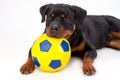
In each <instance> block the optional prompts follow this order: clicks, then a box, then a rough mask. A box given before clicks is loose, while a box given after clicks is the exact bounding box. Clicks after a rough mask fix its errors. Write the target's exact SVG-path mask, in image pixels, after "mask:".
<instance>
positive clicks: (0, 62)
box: [0, 0, 120, 80]
mask: <svg viewBox="0 0 120 80" xmlns="http://www.w3.org/2000/svg"><path fill="white" fill-rule="evenodd" d="M47 3H67V4H72V5H77V6H80V7H82V8H84V9H86V10H87V12H88V14H91V15H93V14H94V15H103V14H104V15H113V16H115V17H117V18H120V0H74V1H72V0H42V1H41V0H0V78H1V79H2V80H114V79H117V80H120V51H118V50H113V49H109V48H103V49H99V50H97V52H98V57H97V58H96V60H95V61H94V66H95V67H96V70H97V72H96V74H95V75H93V76H90V77H88V76H85V75H84V74H83V73H82V62H81V60H80V59H78V58H72V59H71V61H70V63H69V64H68V65H67V67H66V68H65V69H63V70H61V71H60V72H57V73H45V72H42V71H40V70H38V69H35V71H34V72H33V73H32V74H30V75H22V74H21V73H20V71H19V68H20V67H21V65H22V64H23V63H24V62H25V61H26V60H27V56H28V51H29V48H30V47H31V45H32V43H33V42H34V40H35V39H36V37H38V36H39V35H40V34H42V32H43V31H44V28H45V23H43V24H41V16H40V14H39V7H40V6H42V5H44V4H47Z"/></svg>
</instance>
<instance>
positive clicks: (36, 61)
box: [33, 57, 40, 67]
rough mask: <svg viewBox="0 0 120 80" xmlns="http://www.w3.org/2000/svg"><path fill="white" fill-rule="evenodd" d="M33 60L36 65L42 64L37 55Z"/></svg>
mask: <svg viewBox="0 0 120 80" xmlns="http://www.w3.org/2000/svg"><path fill="white" fill-rule="evenodd" d="M33 62H34V63H35V65H36V66H37V67H39V66H40V63H39V61H38V60H37V58H36V57H33Z"/></svg>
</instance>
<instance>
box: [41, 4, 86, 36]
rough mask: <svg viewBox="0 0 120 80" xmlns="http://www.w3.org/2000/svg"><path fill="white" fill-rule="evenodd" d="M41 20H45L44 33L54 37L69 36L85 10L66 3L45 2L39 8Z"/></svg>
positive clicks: (81, 18)
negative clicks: (45, 3)
mask: <svg viewBox="0 0 120 80" xmlns="http://www.w3.org/2000/svg"><path fill="white" fill-rule="evenodd" d="M40 13H41V15H42V21H41V22H44V21H45V20H46V29H45V33H46V34H47V35H48V36H51V37H56V38H62V37H64V38H69V37H70V36H71V35H72V33H73V32H74V30H75V29H76V27H77V25H78V24H81V23H82V21H83V20H84V18H85V16H86V11H85V10H84V9H82V8H80V7H77V6H70V5H67V4H47V5H44V6H42V7H41V8H40Z"/></svg>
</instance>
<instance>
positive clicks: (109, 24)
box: [20, 4, 120, 75]
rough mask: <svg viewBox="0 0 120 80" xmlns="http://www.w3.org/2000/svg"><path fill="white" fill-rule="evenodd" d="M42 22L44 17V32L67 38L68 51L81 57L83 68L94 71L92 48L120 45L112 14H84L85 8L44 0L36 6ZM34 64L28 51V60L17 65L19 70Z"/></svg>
mask: <svg viewBox="0 0 120 80" xmlns="http://www.w3.org/2000/svg"><path fill="white" fill-rule="evenodd" d="M40 12H41V15H42V22H44V21H45V16H47V19H46V29H45V33H46V34H47V35H48V36H51V37H56V38H61V37H65V38H67V39H68V40H69V42H70V46H71V49H72V54H73V55H74V54H77V56H81V57H82V59H83V72H84V74H86V75H92V74H94V73H95V72H96V70H95V68H94V67H93V65H92V62H93V60H94V59H95V58H96V56H97V52H96V49H100V48H102V47H105V46H106V47H112V48H115V49H120V20H119V19H117V18H115V17H112V16H90V15H89V16H86V13H87V12H86V11H85V10H84V9H82V8H80V7H77V6H70V5H66V4H47V5H44V6H42V7H41V8H40ZM34 68H35V66H34V63H33V61H32V58H31V50H30V51H29V58H28V61H27V62H26V63H25V64H24V65H23V66H22V67H21V69H20V70H21V72H22V73H23V74H28V73H31V72H32V71H33V70H34Z"/></svg>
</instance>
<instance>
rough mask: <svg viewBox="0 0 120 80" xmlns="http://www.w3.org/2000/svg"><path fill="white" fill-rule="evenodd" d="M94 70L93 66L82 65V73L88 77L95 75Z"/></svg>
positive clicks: (89, 64)
mask: <svg viewBox="0 0 120 80" xmlns="http://www.w3.org/2000/svg"><path fill="white" fill-rule="evenodd" d="M95 72H96V70H95V68H94V66H93V65H92V64H91V63H88V64H84V65H83V73H84V74H86V75H88V76H90V75H93V74H95Z"/></svg>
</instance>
